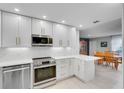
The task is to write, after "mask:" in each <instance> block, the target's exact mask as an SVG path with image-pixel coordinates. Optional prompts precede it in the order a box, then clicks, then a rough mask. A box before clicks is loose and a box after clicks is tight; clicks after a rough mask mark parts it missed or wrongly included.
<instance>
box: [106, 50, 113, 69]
mask: <svg viewBox="0 0 124 93" xmlns="http://www.w3.org/2000/svg"><path fill="white" fill-rule="evenodd" d="M104 55H105V62H106V65H107V66H108V65H111V64H112V68H113V66H114V61H115V58H114V55H113V53H110V52H105V53H104Z"/></svg>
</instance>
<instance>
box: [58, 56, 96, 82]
mask: <svg viewBox="0 0 124 93" xmlns="http://www.w3.org/2000/svg"><path fill="white" fill-rule="evenodd" d="M56 63H57V71H56V72H57V80H61V79H64V78H67V77H70V76H73V75H75V76H76V77H77V78H79V79H80V80H82V81H84V82H85V81H89V80H92V79H93V78H94V77H95V65H94V61H92V60H91V61H90V60H88V61H86V60H81V59H78V58H70V59H68V58H65V59H60V60H57V62H56Z"/></svg>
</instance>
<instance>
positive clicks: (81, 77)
mask: <svg viewBox="0 0 124 93" xmlns="http://www.w3.org/2000/svg"><path fill="white" fill-rule="evenodd" d="M78 77H79V78H80V79H81V80H84V62H83V60H80V62H79V75H78Z"/></svg>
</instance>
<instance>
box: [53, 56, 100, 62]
mask: <svg viewBox="0 0 124 93" xmlns="http://www.w3.org/2000/svg"><path fill="white" fill-rule="evenodd" d="M53 58H55V59H56V60H59V59H65V58H78V59H81V60H86V61H88V60H98V59H100V58H99V57H94V56H87V55H73V56H58V57H57V56H55V57H54V56H53Z"/></svg>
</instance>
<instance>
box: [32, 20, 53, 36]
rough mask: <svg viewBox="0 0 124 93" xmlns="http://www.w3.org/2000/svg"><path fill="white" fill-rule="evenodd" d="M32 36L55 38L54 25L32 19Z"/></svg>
mask: <svg viewBox="0 0 124 93" xmlns="http://www.w3.org/2000/svg"><path fill="white" fill-rule="evenodd" d="M32 34H36V35H47V36H51V37H52V36H53V27H52V23H51V22H48V21H44V20H39V19H35V18H32Z"/></svg>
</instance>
